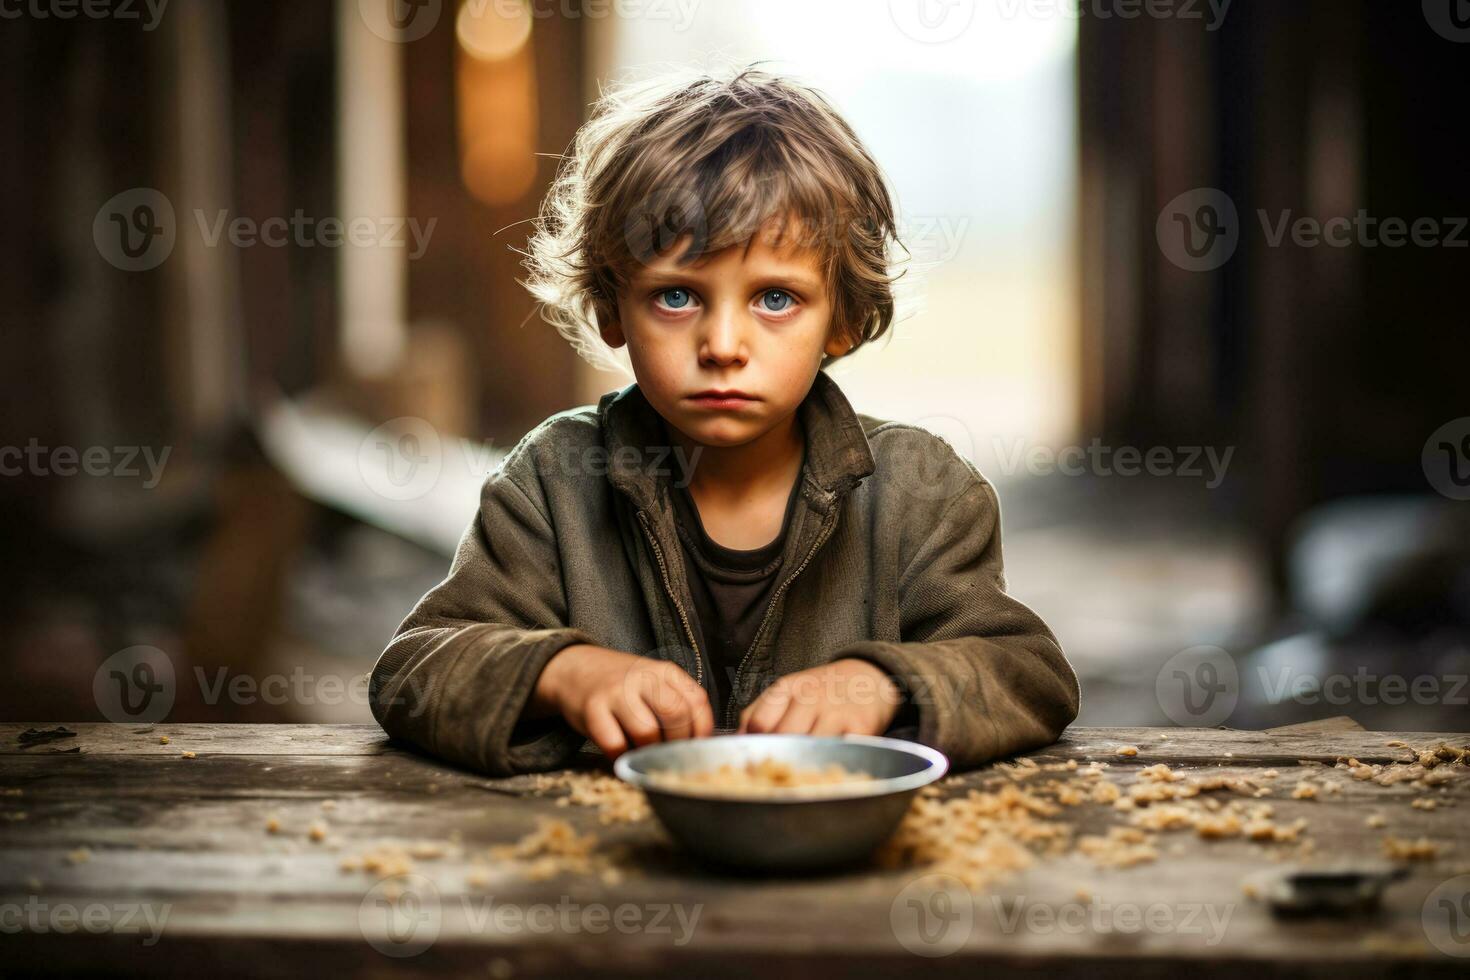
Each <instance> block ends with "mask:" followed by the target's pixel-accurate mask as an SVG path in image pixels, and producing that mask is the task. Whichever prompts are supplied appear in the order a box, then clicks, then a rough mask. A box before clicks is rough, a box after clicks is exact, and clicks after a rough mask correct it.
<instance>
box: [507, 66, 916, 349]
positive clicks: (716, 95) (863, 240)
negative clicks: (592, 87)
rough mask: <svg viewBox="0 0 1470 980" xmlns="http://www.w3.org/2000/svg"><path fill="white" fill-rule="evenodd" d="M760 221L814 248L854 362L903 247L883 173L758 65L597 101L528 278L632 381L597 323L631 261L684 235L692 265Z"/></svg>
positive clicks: (805, 99)
mask: <svg viewBox="0 0 1470 980" xmlns="http://www.w3.org/2000/svg"><path fill="white" fill-rule="evenodd" d="M791 219H794V220H791ZM767 221H772V222H774V223H775V227H777V228H778V229H779V231H778V234H779V235H780V238H779V239H778V241H779V242H783V243H784V242H787V241H795V242H796V243H799V244H800V245H801V246H803V247H809V248H812V249H813V250H814V252H815V255H816V257H817V261H818V267H819V268H820V269H821V270H822V272H823V276H824V280H825V282H826V284H827V289H828V296H829V299H830V301H831V304H832V326H831V330H832V331H834V333H833V334H832V335H833V336H837V335H839V334H840V335H841V336H843V338H844V339H845V340H847V341H848V343H849V344H850V345H851V347H850V350H849V353H851V352H852V351H856V350H857V349H858V348H860V347H862V346H863V345H865V344H869V343H872V342H873V341H874V340H877V339H878V338H879V337H881V336H883V335H884V334H885V333H886V332H887V331H888V329H889V327H890V325H891V324H892V323H893V320H894V305H895V304H894V292H893V285H894V283H895V282H896V281H897V280H898V279H899V277H900V276H899V275H898V274H895V270H896V268H897V267H898V265H899V262H898V260H897V258H896V251H895V249H896V248H901V247H902V246H901V244H900V242H899V238H898V231H897V226H896V220H895V213H894V206H893V201H892V198H891V195H890V193H889V190H888V186H887V183H886V181H885V179H884V177H883V173H882V171H881V170H880V169H879V167H878V165H877V163H875V162H874V160H873V158H872V156H870V155H869V153H868V151H867V149H866V148H865V147H864V146H863V145H862V143H861V142H860V141H859V140H858V138H857V136H856V134H855V133H854V132H853V130H852V128H851V127H850V126H849V125H848V124H847V122H846V121H845V120H844V119H843V118H842V117H841V116H840V115H838V113H837V111H836V110H835V109H834V108H832V106H831V104H830V103H828V102H827V100H826V99H825V98H824V97H823V96H822V95H821V94H820V93H819V92H817V91H816V90H814V89H812V88H809V87H807V86H804V85H801V84H798V83H796V82H794V81H792V80H790V79H787V78H782V77H778V76H776V75H772V74H769V73H767V72H764V71H760V70H757V69H755V68H754V67H753V66H750V67H746V68H743V69H741V70H738V71H735V72H728V71H727V72H725V73H724V74H722V75H720V76H716V75H712V74H708V73H704V72H687V70H686V72H677V71H676V72H668V71H665V72H662V73H660V74H659V75H658V76H657V77H654V78H652V79H647V80H643V81H632V82H628V83H625V84H623V85H621V86H618V87H616V88H614V89H613V90H611V91H609V92H605V93H603V95H602V97H601V98H600V99H599V100H598V101H597V103H596V104H595V105H594V106H593V111H592V114H591V117H590V118H589V119H588V121H587V122H586V123H585V124H584V125H583V126H582V128H581V129H579V130H578V131H577V134H576V137H575V138H574V139H573V142H572V147H571V150H570V152H569V153H568V154H567V155H566V156H565V157H564V158H563V160H562V163H561V166H560V167H559V168H558V172H557V176H556V179H555V181H554V182H553V184H552V186H551V188H550V190H549V191H548V193H547V195H546V198H545V200H544V201H543V203H542V206H541V211H540V215H539V217H538V219H537V221H536V230H535V232H534V233H533V235H532V236H531V240H530V243H529V246H528V251H527V253H526V255H525V260H524V262H523V265H524V266H525V267H526V269H527V270H528V271H529V276H528V278H527V279H526V280H524V281H523V283H522V284H523V285H525V286H526V288H528V289H529V290H530V291H531V293H532V295H534V296H535V297H536V299H537V300H539V301H540V310H541V316H542V318H543V319H544V320H546V321H547V322H548V323H550V324H552V325H553V326H554V327H556V329H557V332H558V333H560V334H561V335H562V336H563V337H565V338H566V339H567V341H568V342H570V343H571V344H572V346H573V347H574V348H575V349H576V351H577V353H578V354H580V355H581V356H582V357H583V358H584V359H585V360H587V361H588V362H589V363H591V364H592V365H593V366H594V367H598V368H602V369H604V370H617V371H622V372H624V373H626V374H629V375H631V373H632V372H631V370H630V367H629V362H628V361H627V358H626V348H620V349H618V350H616V351H614V349H613V348H610V347H609V346H608V345H607V344H606V343H605V342H604V341H603V340H602V336H601V333H600V327H601V326H603V325H605V324H607V323H610V322H614V321H615V320H616V319H617V315H618V309H617V294H618V291H619V289H620V288H622V287H623V286H625V285H626V284H627V282H628V281H629V279H630V278H631V273H632V272H633V270H634V269H635V267H636V266H637V265H638V264H640V263H645V262H648V261H649V260H650V259H652V258H653V257H655V256H656V255H658V254H660V253H662V252H663V251H665V250H666V249H667V248H668V247H670V246H671V245H672V244H673V243H674V242H676V241H677V240H678V239H680V238H681V237H683V236H684V235H685V234H688V235H690V236H691V238H692V243H691V244H690V246H689V248H688V249H687V250H686V251H685V252H684V253H683V254H682V255H681V261H682V262H684V263H688V262H693V261H696V260H698V259H699V258H701V257H702V256H705V255H708V254H711V253H714V252H718V251H721V250H722V249H725V248H728V247H730V246H732V245H738V244H742V243H745V242H747V241H749V240H750V239H751V237H752V236H753V235H754V234H755V233H756V232H757V230H759V229H761V228H762V226H764V225H765V223H766V222H767ZM835 360H836V358H834V357H831V356H830V355H824V356H823V360H822V367H823V368H826V367H828V366H829V365H830V364H831V362H833V361H835Z"/></svg>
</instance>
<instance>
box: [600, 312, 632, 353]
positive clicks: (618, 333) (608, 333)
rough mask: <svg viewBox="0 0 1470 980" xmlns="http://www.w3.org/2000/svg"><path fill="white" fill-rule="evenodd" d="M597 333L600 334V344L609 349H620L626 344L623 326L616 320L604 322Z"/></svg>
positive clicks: (626, 339)
mask: <svg viewBox="0 0 1470 980" xmlns="http://www.w3.org/2000/svg"><path fill="white" fill-rule="evenodd" d="M597 332H598V333H600V334H602V342H603V343H604V344H607V346H609V347H614V348H616V347H621V346H623V345H624V344H626V343H627V342H628V338H626V337H624V336H623V325H622V324H621V323H619V322H618V321H617V320H611V319H609V320H604V321H603V322H602V324H601V326H599V327H598V330H597Z"/></svg>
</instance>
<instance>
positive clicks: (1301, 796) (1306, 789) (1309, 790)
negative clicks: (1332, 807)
mask: <svg viewBox="0 0 1470 980" xmlns="http://www.w3.org/2000/svg"><path fill="white" fill-rule="evenodd" d="M1291 798H1292V799H1293V800H1315V799H1316V798H1317V787H1316V786H1314V785H1313V784H1311V783H1309V782H1307V781H1306V780H1303V781H1301V782H1299V783H1297V784H1296V788H1295V789H1293V790H1292V791H1291Z"/></svg>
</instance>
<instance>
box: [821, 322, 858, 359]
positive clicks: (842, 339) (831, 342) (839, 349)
mask: <svg viewBox="0 0 1470 980" xmlns="http://www.w3.org/2000/svg"><path fill="white" fill-rule="evenodd" d="M822 350H824V351H825V352H826V353H827V354H828V355H829V356H831V357H841V356H842V355H844V354H846V353H847V352H848V351H850V350H852V341H850V340H849V339H848V337H847V331H846V330H843V329H842V328H840V327H838V328H835V329H833V330H832V331H831V332H830V333H829V334H828V336H827V343H826V344H825V345H824V346H823V348H822Z"/></svg>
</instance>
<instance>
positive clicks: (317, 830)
mask: <svg viewBox="0 0 1470 980" xmlns="http://www.w3.org/2000/svg"><path fill="white" fill-rule="evenodd" d="M306 836H308V837H310V838H311V839H312V840H314V841H318V842H320V841H323V840H326V839H327V826H326V824H324V823H321V822H320V821H318V822H317V823H314V824H312V825H311V826H310V827H308V828H307V831H306Z"/></svg>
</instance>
